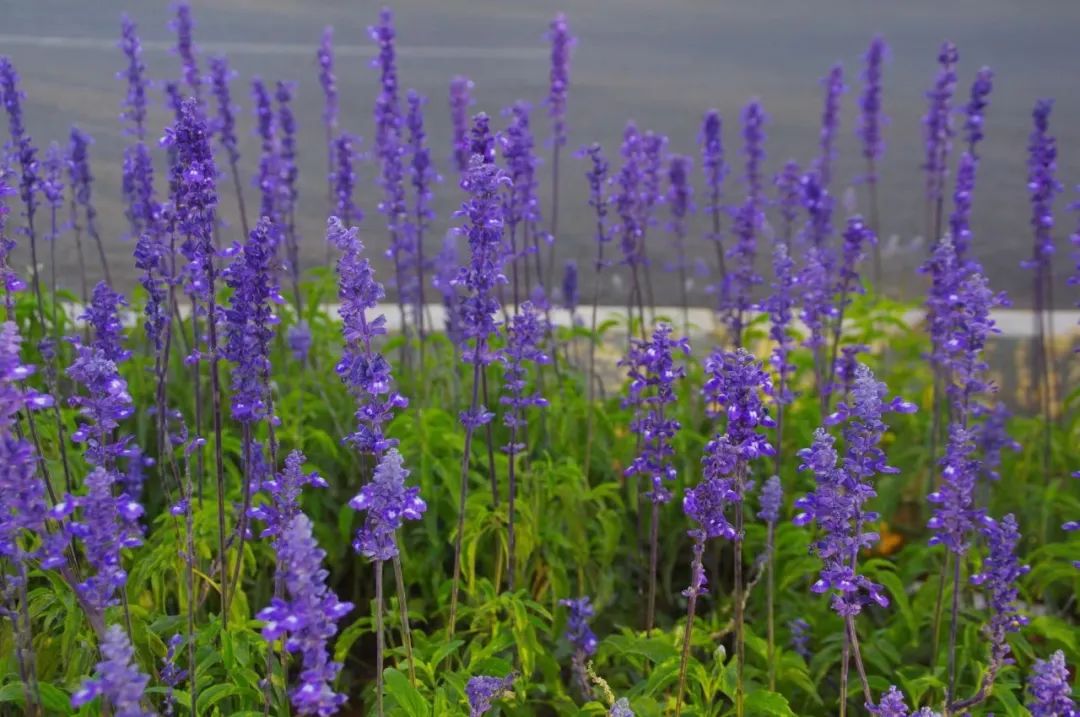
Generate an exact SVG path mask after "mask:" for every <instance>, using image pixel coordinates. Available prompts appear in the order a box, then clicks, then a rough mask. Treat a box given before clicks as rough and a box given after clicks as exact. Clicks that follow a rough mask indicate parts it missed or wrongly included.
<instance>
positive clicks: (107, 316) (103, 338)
mask: <svg viewBox="0 0 1080 717" xmlns="http://www.w3.org/2000/svg"><path fill="white" fill-rule="evenodd" d="M127 305H128V302H127V300H126V299H125V298H124V297H123V295H122V294H118V293H117V292H115V291H113V290H112V287H110V286H109V285H108V284H106V283H105V282H104V281H100V282H98V283H97V285H96V286H94V293H93V294H92V296H91V299H90V305H89V306H87V307H86V310H85V311H84V312H83V314H82V315H81V316H79V319H80V320H81V321H84V322H86V324H87V326H89V327H90V329H91V330H92V334H93V336H92V340H91V342H90V347H91V348H94V349H97V350H99V351H100V352H101V354H102V355H103V356H104V357H105V358H106V359H108V360H109V361H113V362H115V363H120V362H121V361H126V360H127V359H128V358H130V357H131V351H129V350H127V349H125V348H124V324H123V323H122V322H121V320H120V311H121V310H122V309H126V308H127Z"/></svg>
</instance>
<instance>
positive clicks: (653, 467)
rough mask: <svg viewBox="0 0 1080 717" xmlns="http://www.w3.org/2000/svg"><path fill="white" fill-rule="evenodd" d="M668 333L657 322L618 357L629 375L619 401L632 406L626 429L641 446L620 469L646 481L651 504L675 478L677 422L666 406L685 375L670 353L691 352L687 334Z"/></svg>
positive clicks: (664, 498)
mask: <svg viewBox="0 0 1080 717" xmlns="http://www.w3.org/2000/svg"><path fill="white" fill-rule="evenodd" d="M671 333H672V329H671V326H669V325H668V324H665V323H660V324H658V325H657V327H656V330H655V331H654V332H653V336H652V339H650V340H648V341H644V340H640V339H635V340H633V341H632V342H631V347H630V351H629V353H628V354H627V356H626V358H625V359H623V360H622V361H621V362H620V365H622V366H625V367H627V375H628V377H629V379H630V385H629V387H628V389H627V395H626V398H625V399H624V401H623V404H624V406H632V407H633V408H634V419H633V420H632V421H631V423H630V430H631V432H632V433H634V434H636V435H637V436H638V437H639V438H640V451H639V453H638V455H637V456H636V457H635V458H634V460H633V461H631V463H630V465H629V466H628V467H627V468H626V470H625V471H624V475H627V476H632V475H639V476H641V477H643V478H645V479H646V480H647V481H649V483H650V487H649V490H648V491H647V492H646V493H645V495H646V497H647V498H648V499H649V500H651V501H652V502H653V503H656V504H662V503H667V502H668V501H670V500H671V492H670V491H669V490H668V489H667V487H666V486H665V485H664V483H665V482H666V481H672V480H675V475H676V471H675V465H674V464H673V463H672V458H673V456H674V455H675V449H674V447H673V446H672V440H673V439H674V437H675V434H676V432H678V430H679V428H680V424H679V422H678V421H676V420H675V419H674V418H672V417H671V415H670V413H666V411H668V410H669V409H668V408H667V407H668V406H670V405H672V404H674V403H675V401H676V395H675V382H676V381H678V380H679V379H682V378H683V377H685V375H686V368H685V366H684V365H682V364H677V363H676V361H675V358H674V356H673V354H674V352H675V351H681V352H682V353H683V354H685V355H689V353H690V341H689V339H686V338H682V339H673V338H672V337H671Z"/></svg>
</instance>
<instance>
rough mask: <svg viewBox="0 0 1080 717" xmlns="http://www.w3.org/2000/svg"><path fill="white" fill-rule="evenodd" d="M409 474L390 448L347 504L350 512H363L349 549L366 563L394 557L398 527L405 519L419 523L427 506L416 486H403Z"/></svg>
mask: <svg viewBox="0 0 1080 717" xmlns="http://www.w3.org/2000/svg"><path fill="white" fill-rule="evenodd" d="M408 477H409V471H408V470H407V469H406V468H405V465H404V461H403V459H402V458H401V454H400V453H398V452H397V449H396V448H391V449H390V450H388V451H387V452H386V453H385V454H384V455H383V457H382V460H381V461H380V462H379V465H378V466H377V467H376V468H375V475H374V477H373V478H372V479H371V482H369V483H368V484H367V485H365V486H364V487H363V488H361V489H360V492H359V493H358V494H357V495H356V497H354V498H353V499H352V500H350V501H349V507H350V508H352V509H353V510H356V511H359V512H361V513H365V514H366V515H365V517H364V525H363V526H362V527H361V528H360V529H359V530H358V531H357V532H356V539H355V540H354V541H353V549H354V550H356V552H358V553H360V554H361V555H363V556H364V557H366V558H369V559H370V560H378V561H386V560H391V559H393V558H394V556H396V555H397V554H398V547H397V538H396V537H395V534H396V533H397V530H398V528H400V527H401V526H402V525H404V523H405V521H406V520H420V518H421V517H422V516H423V514H424V511H425V510H427V504H426V503H424V501H423V499H422V498H421V497H420V489H419V488H418V487H415V486H414V487H411V488H407V487H405V480H406V479H407V478H408Z"/></svg>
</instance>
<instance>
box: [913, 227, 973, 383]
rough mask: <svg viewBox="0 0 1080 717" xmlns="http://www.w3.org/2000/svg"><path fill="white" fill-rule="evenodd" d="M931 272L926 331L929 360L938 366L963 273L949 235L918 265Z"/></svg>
mask: <svg viewBox="0 0 1080 717" xmlns="http://www.w3.org/2000/svg"><path fill="white" fill-rule="evenodd" d="M919 271H920V272H922V273H924V274H929V275H930V289H929V291H928V292H927V297H926V323H927V324H928V329H927V333H929V334H930V346H931V353H930V360H931V361H932V362H933V363H935V364H936V365H938V366H944V364H945V360H946V353H945V342H946V341H947V340H948V338H949V329H950V326H951V322H950V316H951V310H952V303H953V302H952V297H953V295H954V292H955V290H956V288H957V287H958V286H959V284H960V280H961V277H962V276H963V274H964V270H963V267H961V266H960V265H959V261H958V260H957V256H956V245H955V244H954V243H953V240H952V237H950V236H944V237H942V238H941V240H940V241H938V242H937V244H935V245H934V250H933V252H932V253H931V255H930V258H929V259H927V260H926V262H925V263H924V264H923V265H922V266H921V267H920V268H919Z"/></svg>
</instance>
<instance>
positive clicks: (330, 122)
mask: <svg viewBox="0 0 1080 717" xmlns="http://www.w3.org/2000/svg"><path fill="white" fill-rule="evenodd" d="M315 59H316V61H317V62H318V64H319V86H320V87H322V91H323V113H322V121H323V131H324V132H325V133H326V162H327V164H326V166H327V168H328V169H327V171H328V173H329V174H330V176H331V177H332V176H333V172H334V159H335V155H336V152H335V148H334V139H335V138H336V137H337V136H338V87H337V76H336V75H335V74H334V28H333V26H331V25H327V26H326V27H325V28H323V33H322V41H321V42H320V43H319V49H318V50H316V52H315ZM331 188H333V183H332V182H331ZM339 216H340V215H339ZM344 221H345V222H346V223H348V221H349V220H348V219H347V218H345V219H344Z"/></svg>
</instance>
